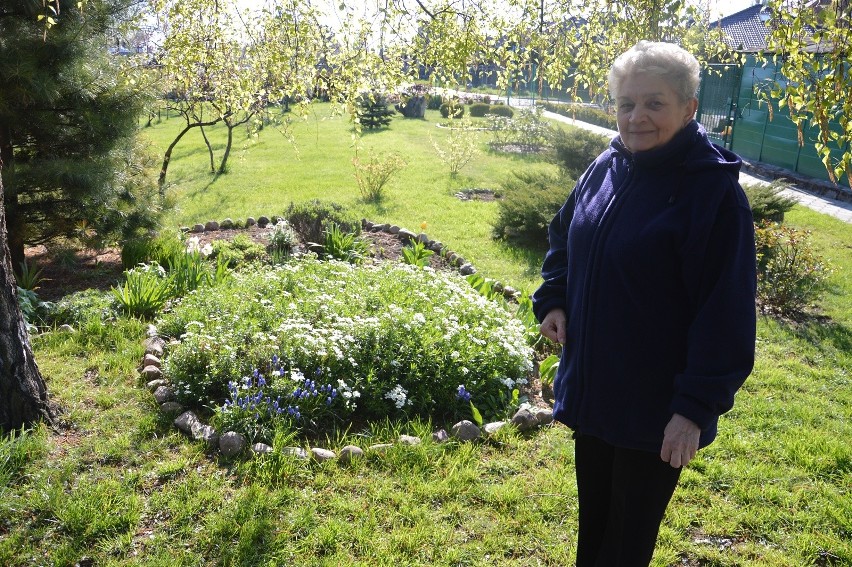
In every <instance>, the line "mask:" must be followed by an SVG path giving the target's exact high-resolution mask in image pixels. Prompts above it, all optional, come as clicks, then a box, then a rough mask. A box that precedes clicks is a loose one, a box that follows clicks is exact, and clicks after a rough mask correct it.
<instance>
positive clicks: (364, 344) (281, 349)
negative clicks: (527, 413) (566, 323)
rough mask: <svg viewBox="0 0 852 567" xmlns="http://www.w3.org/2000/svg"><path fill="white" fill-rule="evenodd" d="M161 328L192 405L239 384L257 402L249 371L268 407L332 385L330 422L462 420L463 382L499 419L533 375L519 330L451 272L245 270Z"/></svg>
mask: <svg viewBox="0 0 852 567" xmlns="http://www.w3.org/2000/svg"><path fill="white" fill-rule="evenodd" d="M157 326H158V329H159V331H160V333H161V334H163V335H164V336H167V337H170V338H173V339H174V340H175V341H177V343H176V344H174V345H173V346H172V347H170V348H169V350H168V351H167V353H166V359H165V362H164V369H165V374H166V376H168V377H169V379H170V380H171V381H172V383H173V384H174V385H175V390H176V393H177V395H178V397H179V399H180V400H181V401H182V402H183V403H185V404H187V405H191V406H193V407H196V408H202V407H218V408H221V407H222V406H223V405H224V404H225V401H226V400H227V399H231V402H232V404H233V403H235V402H236V400H234V399H233V397H231V396H229V394H230V393H231V392H229V388H228V386H229V384H230V383H235V384H245V379H246V377H251V379H252V381H251V384H250V388H251V389H249V390H246V391H245V392H246V393H249V392H252V393H255V395H256V392H257V390H258V389H259V388H260V387H261V385H260V384H259V382H258V380H257V379H256V378H254V376H255V375H254V371H255V370H257V371H258V373H259V374H260V375H262V376H264V379H265V382H266V384H265V385H264V386H262V387H263V388H264V394H263V396H262V397H263V399H264V400H265V397H266V396H269V397H270V399H271V400H276V399H277V396H279V395H280V396H281V400H282V401H284V400H285V395H288V394H295V392H296V390H297V389H301V391H302V392H304V391H310V392H313V389H314V388H312V386H316V389H317V390H320V386H321V385H331V386H332V388H333V389H336V390H337V396H336V397H335V399H334V400H333V409H334V410H335V415H336V417H337V419H350V418H355V417H357V418H361V419H377V420H382V419H385V418H387V417H403V416H407V417H414V416H424V417H432V418H435V419H445V418H447V419H452V418H458V417H459V416H464V417H467V416H468V415H469V412H470V408H469V405H468V404H467V403H462V402H461V401H460V400H459V399H458V398H457V392H458V387H459V385H463V386H464V387H465V389H466V391H467V392H470V393H471V395H472V401H473V402H474V403H475V404H476V407H477V408H479V410H480V411H481V412H482V413H483V415H485V416H487V417H497V416H500V417H502V416H504V415H505V410H506V405H505V404H506V403H508V400H510V399H511V398H512V390H513V389H514V388H515V387H516V386H517V384H519V383H523V382H524V381H525V380H526V377H527V373H528V372H529V371H530V370H531V363H530V359H531V352H530V350H529V348H528V347H527V346H526V344H525V339H524V329H523V327H522V325H521V324H520V323H519V322H518V321H517V320H515V318H514V317H513V316H512V315H511V313H509V312H508V311H507V310H506V308H505V307H504V306H502V305H500V304H497V303H495V302H489V301H485V300H483V299H482V298H481V297H480V296H479V294H478V293H477V292H476V291H475V290H474V289H473V288H472V287H471V286H470V285H468V284H467V282H466V281H465V280H464V279H463V278H462V277H461V276H459V275H457V274H452V273H444V272H435V271H433V270H428V269H418V268H413V267H411V266H406V265H403V264H401V263H399V264H382V265H375V266H373V265H367V266H361V267H359V266H353V265H351V264H348V263H344V262H337V261H331V262H321V261H318V260H311V259H305V260H302V261H300V262H297V263H289V264H285V265H282V266H275V267H272V268H268V267H260V266H249V267H248V268H247V269H246V270H244V271H242V272H239V273H236V274H235V275H234V277H233V278H232V279H230V280H229V281H228V282H226V283H224V284H223V285H221V286H219V287H217V288H215V289H214V290H211V291H210V292H209V293H204V294H190V295H188V296H186V297H184V298H183V299H182V300H181V301H180V302H179V304H177V305H176V306H175V307H174V309H172V310H171V311H170V312H169V313H167V314H165V315H163V316H162V317H161V319H160V320H159V321H158V322H157ZM273 355H276V356H277V357H278V358H277V360H276V361H275V363H271V362H270V361H272V360H273V359H272V356H273ZM276 364H277V367H276ZM276 368H277V371H276ZM308 381H310V382H311V383H308ZM271 393H274V394H275V395H271ZM324 393H325V395H326V396H328V391H327V388H326V391H325V392H324ZM238 395H239V396H242V395H245V394H242V393H241V394H238ZM311 399H312V400H313V399H314V396H313V394H311ZM323 402H324V400H323ZM335 404H336V405H335ZM501 404H502V405H501ZM287 405H296V404H294V403H292V402H288V404H287ZM279 407H281V402H279ZM303 410H304V407H303V406H302V405H301V404H299V411H300V413H302V415H303V418H302V419H296V420H295V421H294V422H293V423H292V427H294V428H298V429H305V428H309V427H312V424H311V423H310V420H308V419H307V418H306V417H305V413H306V412H305V411H303ZM257 415H258V419H261V418H262V417H263V416H261V415H260V412H258V413H257ZM265 415H268V412H267V413H266V414H265ZM246 418H247V419H249V420H251V419H254V418H255V414H249V415H247V416H246ZM321 419H323V420H331V419H333V417H332V416H331V415H324V416H323V417H322V418H321ZM329 425H330V422H329V421H323V422H317V423H316V427H317V428H319V429H322V428H327V427H328V426H329ZM248 429H250V428H249V427H248V426H247V427H246V428H245V430H248Z"/></svg>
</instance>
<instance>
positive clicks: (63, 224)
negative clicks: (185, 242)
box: [0, 0, 158, 270]
mask: <svg viewBox="0 0 852 567" xmlns="http://www.w3.org/2000/svg"><path fill="white" fill-rule="evenodd" d="M138 4H139V1H138V0H102V1H99V2H91V3H86V6H85V10H83V9H82V7H83V5H84V3H83V2H78V0H53V1H51V2H50V3H48V4H46V3H44V2H42V1H41V0H0V77H3V81H2V82H0V158H2V162H3V174H4V180H5V184H6V191H5V198H4V205H5V209H6V225H7V228H8V242H9V249H10V254H11V261H12V265H13V267H14V269H15V270H18V269H19V267H20V263H21V262H22V261H23V260H24V245H25V244H41V243H47V242H50V241H51V240H54V239H56V238H58V237H74V236H75V235H77V234H78V233H79V231H80V228H81V226H82V227H85V229H86V230H85V232H86V233H87V234H88V235H90V236H95V235H96V236H97V238H98V239H99V240H100V241H101V242H109V241H110V240H112V239H119V238H121V237H123V236H128V235H129V233H132V232H133V231H134V230H136V229H139V228H149V227H153V226H154V224H155V214H156V212H157V210H158V207H157V200H156V199H155V198H153V197H154V195H155V193H153V194H152V191H153V190H154V185H153V183H152V180H151V177H150V176H149V175H148V172H147V171H146V168H147V167H148V165H149V164H148V163H147V162H146V152H145V151H144V149H143V147H142V146H141V145H140V144H139V142H138V140H137V139H136V133H137V120H138V117H139V113H140V110H141V109H142V107H143V104H144V98H145V97H144V94H143V92H142V91H141V90H140V89H139V88H138V85H137V84H135V83H134V81H132V77H133V74H132V72H131V70H132V66H133V65H134V62H133V61H132V60H131V59H129V58H124V57H115V56H112V55H110V54H109V52H108V51H107V47H108V46H109V45H111V44H112V43H114V36H115V34H116V32H117V30H118V29H119V28H120V26H121V25H122V21H123V19H124V18H126V17H130V16H132V15H133V13H134V10H135V9H136V8H138ZM45 6H47V7H49V8H51V10H52V13H53V16H49V18H50V19H49V20H47V19H42V20H40V19H39V16H40V15H43V11H44V10H45ZM45 21H48V22H50V21H54V22H56V21H59V22H61V25H56V26H53V27H51V28H50V29H49V32H47V33H46V24H45Z"/></svg>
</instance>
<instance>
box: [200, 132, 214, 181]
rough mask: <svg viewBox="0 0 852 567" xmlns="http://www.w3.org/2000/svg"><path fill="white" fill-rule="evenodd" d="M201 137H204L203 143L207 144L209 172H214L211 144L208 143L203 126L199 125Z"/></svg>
mask: <svg viewBox="0 0 852 567" xmlns="http://www.w3.org/2000/svg"><path fill="white" fill-rule="evenodd" d="M200 129H201V137H202V138H204V143H205V144H207V153H208V154H210V173H216V164H215V162H214V160H213V146H211V145H210V140H208V139H207V132H205V131H204V126H201V128H200Z"/></svg>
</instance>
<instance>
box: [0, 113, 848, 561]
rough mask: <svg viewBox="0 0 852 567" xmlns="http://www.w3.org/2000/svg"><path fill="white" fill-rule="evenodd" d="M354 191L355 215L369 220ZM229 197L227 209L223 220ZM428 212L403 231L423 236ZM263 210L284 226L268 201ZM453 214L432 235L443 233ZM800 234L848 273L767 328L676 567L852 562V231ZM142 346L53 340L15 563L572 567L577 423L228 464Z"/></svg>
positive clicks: (383, 431) (1, 461) (45, 360)
mask: <svg viewBox="0 0 852 567" xmlns="http://www.w3.org/2000/svg"><path fill="white" fill-rule="evenodd" d="M398 122H400V127H401V126H402V125H401V121H398ZM395 124H396V122H395ZM313 127H314V128H320V126H319V125H317V124H314V125H313ZM344 130H345V129H344ZM379 136H381V135H378V136H376V139H378V137H379ZM302 149H303V152H305V151H307V150H306V149H305V147H304V146H302ZM282 151H283V150H282ZM251 155H254V154H251ZM303 157H304V156H303ZM200 159H201V161H202V162H203V161H204V160H203V156H202V157H201V158H200ZM282 160H283V158H282ZM178 163H180V162H178ZM200 165H203V163H202V164H200ZM270 167H271V166H270ZM177 171H178V169H176V170H175V171H173V172H172V173H173V174H175V176H174V177H173V179H174V180H175V181H176V184H175V186H174V188H173V190H174V191H175V192H176V193H178V194H184V195H189V194H191V193H193V192H195V193H196V198H197V199H190V198H189V197H188V196H185V197H181V201H179V202H185V203H186V207H187V209H186V210H189V209H188V207H190V206H192V207H195V206H196V204H195V203H196V201H197V202H207V201H206V199H207V198H208V197H209V196H210V195H209V193H210V192H211V191H213V192H218V191H219V188H218V184H220V183H224V182H225V181H224V180H227V182H228V184H229V188H230V189H229V190H230V191H232V192H233V193H234V194H233V195H231V200H233V201H234V202H235V203H238V202H243V201H248V200H249V197H245V198H243V197H241V196H239V195H241V194H242V192H239V191H237V187H238V185H236V184H234V185H231V183H232V180H234V179H235V178H236V177H237V176H238V175H240V174H239V168H238V167H237V166H236V164H235V167H234V169H233V170H232V173H231V174H229V175H227V176H224V177H221V178H219V180H217V181H216V182H214V183H213V185H211V187H208V188H207V189H205V190H203V191H202V190H200V189H199V187H201V185H200V184H201V183H204V184H206V183H208V182H209V181H210V180H209V179H206V180H204V179H202V178H203V177H204V176H203V175H199V179H202V180H201V181H198V182H196V184H195V185H193V183H191V182H189V181H188V180H185V179H184V178H183V177H181V175H182V174H181V175H177V174H176V173H177ZM272 172H273V169H270V170H269V172H268V175H269V176H270V179H271V178H272V176H273V173H272ZM195 175H198V174H195ZM300 175H301V174H294V177H299V176H300ZM276 176H277V174H276ZM250 177H251V176H250V175H248V174H246V177H245V178H244V179H245V180H247V179H249V178H250ZM444 182H445V183H447V180H445V181H444ZM271 183H272V182H271V181H270V184H271ZM353 189H354V185H353V186H352V187H350V188H349V189H348V190H347V191H341V192H340V193H339V195H340V197H339V198H340V199H341V200H343V199H344V197H346V196H347V195H348V198H349V199H350V201H348V202H350V203H351V204H353V205H354V206H364V205H359V204H358V202H357V197H356V196H355V193H354V191H353ZM399 190H400V189H399V188H397V189H396V191H399ZM449 190H450V189H449V188H447V191H449ZM278 191H279V195H278V196H277V197H274V199H273V200H271V201H270V204H269V206H270V207H271V206H273V205H274V206H276V207H279V210H280V208H281V207H283V206H286V202H287V198H286V197H284V195H286V192H285V191H284V190H283V189H280V188H279V190H278ZM237 193H239V195H238V194H237ZM226 194H227V193H222V194H221V195H226ZM442 194H443V190H442V191H436V192H435V194H434V195H432V196H429V197H424V200H426V201H429V200H434V201H436V202H437V201H439V200H440V199H441V195H442ZM255 198H256V197H251V199H255ZM257 198H258V199H259V198H260V197H257ZM395 198H396V197H395ZM217 199H225V197H224V196H217V197H215V198H212V199H211V200H209V204H208V205H204V206H211V207H212V206H213V205H214V204H215V203H216V201H217ZM400 199H401V197H400ZM223 202H224V201H223ZM444 203H445V205H446V207H447V211H444V212H445V213H446V214H447V215H450V216H458V215H461V214H462V213H459V211H468V210H469V209H468V208H467V206H468V205H469V203H461V202H457V201H453V200H451V199H448V200H446V201H444ZM414 205H416V203H414V204H412V206H413V207H414V209H413V210H411V211H405V214H407V215H409V217H408V218H411V219H419V218H420V215H419V209H417V208H416V206H414ZM229 206H230V205H229ZM255 206H257V207H258V209H260V210H258V211H257V213H255V212H254V210H253V207H255ZM391 206H393V207H398V205H396V204H393V205H391V204H389V205H388V207H391ZM433 206H434V205H433ZM250 209H252V214H259V213H262V212H266V211H265V210H262V209H261V206H260V204H259V202H258V204H257V205H251V207H246V209H245V210H246V211H248V210H250ZM193 210H194V211H195V212H192V215H201V214H202V213H201V211H202V210H205V209H202V208H198V209H193ZM209 211H215V212H216V213H217V214H216V217H217V218H218V217H220V216H226V215H224V214H222V211H220V210H219V209H216V208H215V207H214V208H211V209H209V210H208V212H209ZM444 212H442V214H440V215H439V214H438V213H437V212H435V213H434V216H433V217H431V218H429V219H426V220H427V221H429V222H431V223H434V224H435V225H437V226H438V227H443V226H444V225H445V221H444V219H445V218H446V216H445V215H444V214H443V213H444ZM183 214H184V212H181V211H177V212H175V213H174V215H175V216H174V219H175V221H176V222H183V220H182V219H184V218H185V219H190V216H191V215H187V216H186V217H181V215H183ZM229 214H232V215H233V216H235V217H236V216H238V215H237V214H236V213H234V212H231V213H229ZM400 214H402V210H401V207H400ZM387 218H391V217H387ZM787 218H788V221H789V222H790V223H791V224H794V225H796V226H798V227H801V228H809V229H812V230H813V231H814V234H813V241H814V244H815V246H816V248H817V249H818V250H819V251H820V252H821V253H823V254H824V255H825V256H827V257H828V258H829V259H830V260H831V261H832V263H833V264H834V267H835V272H834V274H833V276H832V286H831V291H830V293H829V294H828V295H827V296H826V297H825V298H824V300H823V301H821V303H820V305H819V306H818V307H819V311H818V313H819V314H820V316H819V317H815V318H812V319H809V320H807V321H805V322H798V323H796V322H779V321H775V320H771V319H765V318H762V319H761V320H760V322H759V339H758V344H757V364H756V367H755V371H754V374H753V375H752V376H751V377H750V378H749V380H748V381H747V382H746V384H745V386H744V388H743V389H742V391H741V392H740V393H739V394H738V397H737V404H736V406H735V408H734V410H733V411H732V412H731V413H730V414H728V415H726V416H724V417H723V418H722V420H721V424H720V430H721V432H720V436H719V439H718V440H717V442H716V443H714V444H713V445H712V446H710V447H709V448H707V449H705V450H703V451H701V452H700V453H699V456H698V458H697V459H696V460H695V461H694V462H693V463H692V464H690V466H689V467H688V469H687V470H686V471H685V472H684V475H683V477H682V482H681V485H680V486H679V488H678V490H677V491H676V493H675V497H674V501H673V503H672V505H671V506H670V508H669V512H668V514H667V517H666V520H665V522H664V524H663V527H662V531H661V534H660V541H659V545H658V550H657V553H656V554H655V559H654V563H653V564H654V565H656V566H675V565H678V566H679V565H684V564H686V565H691V566H720V567H721V566H730V567H734V566H769V567H782V566H783V567H801V566H806V565H814V566H823V565H850V564H852V494H850V491H852V444H850V443H849V439H850V438H852V387H850V386H852V384H850V380H852V377H850V372H851V371H852V276H850V274H852V247H850V244H849V243H852V226H850V225H846V224H843V223H841V222H839V221H837V220H834V219H831V218H829V217H827V216H824V215H820V214H818V213H814V212H812V211H809V210H806V209H803V208H801V207H796V208H795V209H794V210H793V211H791V212H790V213H788V215H787ZM399 222H402V221H399ZM406 224H408V223H407V222H406ZM446 230H448V231H449V230H450V227H447V228H446ZM429 232H432V230H431V228H430V230H429ZM443 238H444V239H445V240H447V237H446V236H444V237H443ZM486 240H487V239H486ZM488 245H490V244H488V243H487V242H486V243H479V244H472V247H473V248H474V249H477V250H480V251H483V252H484V251H486V250H488V248H487V246H488ZM457 246H458V245H457ZM459 248H460V246H459ZM506 261H507V262H508V261H509V260H506ZM516 263H518V262H516ZM521 263H522V262H521ZM495 271H496V272H498V273H500V272H499V271H498V270H497V269H496V268H495ZM507 273H508V271H507ZM519 273H522V270H519ZM144 331H145V329H144V325H142V324H141V323H138V322H134V321H127V320H119V321H115V322H110V323H89V324H87V325H83V326H81V329H80V332H78V333H75V334H66V333H46V334H44V335H41V336H38V337H36V338H34V340H33V343H34V348H35V353H36V357H37V360H38V363H39V365H40V368H41V369H42V372H43V373H44V375H45V377H46V379H47V384H48V388H49V390H50V392H51V396H52V398H53V400H54V401H56V402H57V403H58V404H59V405H61V407H62V408H63V413H62V415H61V417H60V422H61V423H62V425H63V427H61V428H60V429H59V430H58V431H48V430H47V429H45V428H38V429H36V430H35V431H33V432H31V433H29V434H26V435H24V436H18V437H16V438H15V439H5V440H3V441H0V480H2V481H3V482H2V483H0V565H4V566H11V567H16V566H30V565H57V566H65V565H74V564H75V563H77V562H80V561H81V560H82V559H84V558H90V559H92V560H94V562H95V564H97V565H109V566H131V565H132V566H137V565H144V566H163V567H165V566H169V567H171V566H176V565H177V566H197V565H205V566H207V565H234V566H244V565H306V566H337V565H363V566H366V565H370V566H385V565H388V566H390V565H394V566H395V565H406V566H409V565H422V566H433V565H437V566H459V565H464V566H482V567H486V566H519V567H520V566H523V567H528V566H536V565H549V566H566V565H571V564H572V563H573V558H574V552H575V547H574V546H575V537H576V520H577V502H576V486H575V482H574V473H573V443H572V441H571V435H570V432H569V431H568V430H567V429H566V428H564V427H560V426H556V427H553V428H547V429H544V430H541V431H539V432H537V433H535V434H533V435H531V436H521V435H518V434H515V433H513V432H511V431H506V430H503V431H501V432H500V433H499V434H498V436H497V437H496V438H495V439H493V440H492V441H489V442H486V443H481V444H456V443H450V444H447V445H438V444H435V443H432V442H431V441H430V437H429V433H430V432H431V430H432V427H431V426H430V425H429V424H423V423H405V424H395V423H380V424H375V425H373V426H372V427H370V428H369V429H368V430H364V431H361V430H352V431H350V433H349V435H347V436H343V435H340V436H337V437H333V438H331V439H328V440H327V441H326V442H325V443H323V444H324V445H326V446H328V447H329V448H332V449H340V448H341V447H342V446H343V445H345V444H349V443H354V444H358V445H361V446H367V445H371V444H374V443H380V442H390V441H392V440H394V439H396V438H397V437H398V435H399V434H400V433H411V434H417V435H420V436H422V437H423V438H424V439H425V442H424V443H423V445H421V446H419V447H413V448H403V447H394V448H392V449H391V450H390V451H388V452H387V453H386V454H385V455H384V456H378V455H373V456H370V457H368V458H367V459H365V460H363V461H360V462H357V463H355V464H353V465H350V466H343V465H339V464H336V463H325V464H322V465H319V464H315V463H310V462H302V461H296V460H293V459H290V458H285V457H283V456H281V455H272V456H269V457H263V458H256V459H253V460H250V461H244V462H243V461H240V462H228V461H225V460H220V459H218V458H216V457H215V456H211V455H207V454H205V453H204V450H203V447H202V446H201V445H199V444H197V443H193V442H190V441H189V440H187V439H186V438H185V437H184V436H183V435H181V434H179V433H177V432H176V430H175V429H174V428H173V427H172V426H171V423H170V420H168V419H166V418H164V417H162V416H161V415H159V414H158V413H157V412H156V410H155V406H154V403H153V400H152V399H151V396H150V394H148V393H147V392H146V391H145V389H144V387H143V386H142V384H141V383H140V380H139V378H138V377H137V374H136V368H135V367H136V365H137V364H138V361H139V359H140V357H141V354H142V349H141V346H140V344H141V340H142V338H143V336H144Z"/></svg>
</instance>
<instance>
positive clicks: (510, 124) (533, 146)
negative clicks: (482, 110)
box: [488, 110, 554, 151]
mask: <svg viewBox="0 0 852 567" xmlns="http://www.w3.org/2000/svg"><path fill="white" fill-rule="evenodd" d="M488 127H489V129H490V130H491V134H492V142H491V146H492V147H493V148H498V149H499V148H501V147H503V146H509V145H510V146H519V147H521V148H523V149H525V150H527V151H537V150H539V149H541V148H542V147H543V146H546V145H548V144H549V143H550V139H551V137H552V135H553V132H554V128H553V127H552V126H551V125H550V124H549V123H548V122H547V121H546V120H545V119H544V117H543V116H542V114H541V111H540V110H534V111H533V110H524V111H522V112H519V113H518V116H517V118H506V117H504V116H495V115H491V116H489V117H488Z"/></svg>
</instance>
